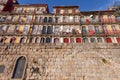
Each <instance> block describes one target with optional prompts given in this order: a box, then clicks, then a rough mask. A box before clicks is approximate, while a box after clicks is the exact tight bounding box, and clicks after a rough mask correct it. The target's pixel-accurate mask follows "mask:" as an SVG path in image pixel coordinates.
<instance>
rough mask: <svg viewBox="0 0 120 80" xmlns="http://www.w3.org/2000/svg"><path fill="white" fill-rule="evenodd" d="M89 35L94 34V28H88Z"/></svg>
mask: <svg viewBox="0 0 120 80" xmlns="http://www.w3.org/2000/svg"><path fill="white" fill-rule="evenodd" d="M88 30H89V34H91V35H93V34H94V32H95V31H94V27H93V26H88Z"/></svg>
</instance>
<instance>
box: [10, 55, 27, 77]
mask: <svg viewBox="0 0 120 80" xmlns="http://www.w3.org/2000/svg"><path fill="white" fill-rule="evenodd" d="M25 67H26V58H25V57H23V56H22V57H20V58H18V59H17V61H16V64H15V67H14V71H13V75H12V78H13V79H15V78H16V79H20V78H22V77H23V76H24V73H25V72H24V71H25Z"/></svg>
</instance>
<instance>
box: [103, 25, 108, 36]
mask: <svg viewBox="0 0 120 80" xmlns="http://www.w3.org/2000/svg"><path fill="white" fill-rule="evenodd" d="M103 30H104V33H105V34H108V30H107V28H106V26H103Z"/></svg>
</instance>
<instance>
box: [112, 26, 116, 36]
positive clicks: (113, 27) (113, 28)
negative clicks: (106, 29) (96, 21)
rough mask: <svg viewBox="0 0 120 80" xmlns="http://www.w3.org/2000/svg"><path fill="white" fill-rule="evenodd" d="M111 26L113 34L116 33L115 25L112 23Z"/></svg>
mask: <svg viewBox="0 0 120 80" xmlns="http://www.w3.org/2000/svg"><path fill="white" fill-rule="evenodd" d="M111 27H112V30H113V32H114V33H115V34H117V30H116V27H115V26H114V25H112V26H111Z"/></svg>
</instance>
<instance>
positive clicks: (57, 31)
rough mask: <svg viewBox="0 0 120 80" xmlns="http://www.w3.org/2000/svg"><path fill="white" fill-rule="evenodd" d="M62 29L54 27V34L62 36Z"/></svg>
mask: <svg viewBox="0 0 120 80" xmlns="http://www.w3.org/2000/svg"><path fill="white" fill-rule="evenodd" d="M61 31H62V30H61V27H60V26H55V27H54V34H55V35H60V34H61Z"/></svg>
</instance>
